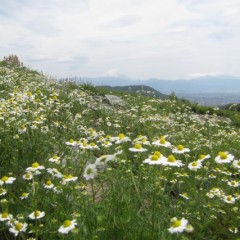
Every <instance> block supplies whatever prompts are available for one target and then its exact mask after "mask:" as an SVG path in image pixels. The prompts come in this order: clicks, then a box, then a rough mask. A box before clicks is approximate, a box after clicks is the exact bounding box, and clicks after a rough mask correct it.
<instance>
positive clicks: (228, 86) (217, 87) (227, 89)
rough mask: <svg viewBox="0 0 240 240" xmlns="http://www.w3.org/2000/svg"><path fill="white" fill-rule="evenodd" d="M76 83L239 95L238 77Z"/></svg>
mask: <svg viewBox="0 0 240 240" xmlns="http://www.w3.org/2000/svg"><path fill="white" fill-rule="evenodd" d="M76 81H77V82H79V83H81V82H84V83H87V82H88V83H91V84H93V85H94V86H102V85H105V86H106V85H107V86H112V87H114V86H128V85H146V86H149V87H152V88H154V89H156V90H157V91H159V92H161V93H164V94H171V93H172V92H175V93H176V94H177V93H187V92H188V93H218V92H219V93H231V92H235V93H240V77H234V76H204V77H199V78H196V79H192V80H184V79H180V80H159V79H155V78H151V79H148V80H135V79H131V78H129V77H126V76H115V77H109V76H105V77H98V78H87V77H86V78H82V79H80V78H77V79H76Z"/></svg>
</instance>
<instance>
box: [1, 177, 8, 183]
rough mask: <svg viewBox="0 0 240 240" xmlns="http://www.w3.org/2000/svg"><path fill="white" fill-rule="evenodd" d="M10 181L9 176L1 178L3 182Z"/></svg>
mask: <svg viewBox="0 0 240 240" xmlns="http://www.w3.org/2000/svg"><path fill="white" fill-rule="evenodd" d="M8 179H9V177H7V176H4V177H2V178H1V180H2V181H3V182H6V181H7V180H8Z"/></svg>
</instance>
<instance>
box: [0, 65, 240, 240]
mask: <svg viewBox="0 0 240 240" xmlns="http://www.w3.org/2000/svg"><path fill="white" fill-rule="evenodd" d="M99 91H100V90H98V89H96V88H94V87H92V86H91V85H88V84H85V85H76V84H74V83H70V82H63V83H56V82H55V81H53V80H51V79H49V78H47V77H46V76H43V75H41V74H39V73H37V72H36V71H32V70H29V69H27V68H25V67H23V66H22V65H21V64H15V63H11V62H10V63H8V62H0V98H1V103H0V153H1V157H0V239H41V240H42V239H54V240H56V239H78V240H79V239H115V240H116V239H121V240H122V239H136V240H139V239H146V240H148V239H161V240H162V239H167V240H168V239H184V240H186V239H189V240H190V239H208V240H209V239H237V236H238V232H239V230H240V229H239V226H240V219H239V208H240V200H239V199H240V193H239V189H240V186H239V184H240V180H239V169H240V160H239V159H240V147H239V146H240V130H239V128H238V127H237V123H238V119H239V115H236V116H235V118H232V119H235V122H234V123H235V124H233V122H232V121H231V120H230V119H229V117H232V115H231V114H230V113H229V112H225V111H224V110H217V109H212V108H204V107H201V106H197V105H192V104H190V103H189V102H188V101H184V100H179V99H177V98H175V97H173V96H172V97H171V98H169V99H158V98H150V97H147V98H146V97H144V96H141V95H136V94H134V95H132V94H129V93H126V94H122V93H121V97H122V99H123V100H124V101H125V102H126V104H125V105H124V106H115V107H114V108H103V107H101V101H99V102H98V100H97V99H98V98H97V96H98V95H99V96H100V95H101V94H102V92H101V91H100V92H99ZM115 94H117V93H115ZM93 103H95V105H96V103H97V106H99V107H97V108H92V107H91V105H92V104H93ZM236 114H237V113H236ZM220 115H221V116H220ZM225 116H228V118H226V117H225Z"/></svg>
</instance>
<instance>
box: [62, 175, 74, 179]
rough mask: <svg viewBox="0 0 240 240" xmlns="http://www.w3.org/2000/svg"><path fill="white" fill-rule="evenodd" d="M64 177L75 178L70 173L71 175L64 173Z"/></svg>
mask: <svg viewBox="0 0 240 240" xmlns="http://www.w3.org/2000/svg"><path fill="white" fill-rule="evenodd" d="M63 177H64V179H70V178H73V176H72V175H71V174H70V175H64V176H63Z"/></svg>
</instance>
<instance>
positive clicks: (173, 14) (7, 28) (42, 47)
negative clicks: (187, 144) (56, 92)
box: [0, 0, 240, 79]
mask: <svg viewBox="0 0 240 240" xmlns="http://www.w3.org/2000/svg"><path fill="white" fill-rule="evenodd" d="M239 12H240V2H239V0H228V1H225V0H201V1H199V0H161V1H159V0H149V1H145V0H112V1H109V0H101V1H99V0H81V1H79V0H69V1H66V0H41V1H34V0H12V1H8V0H2V1H1V5H0V21H1V23H2V24H1V25H0V31H1V33H4V34H1V38H0V53H1V56H0V57H1V58H3V56H4V55H8V54H12V53H15V54H17V55H19V57H20V59H21V60H22V61H23V62H25V63H26V65H30V66H32V67H34V68H38V69H39V70H42V71H43V72H48V73H51V74H52V75H57V76H63V75H64V76H68V75H81V76H97V75H101V74H102V73H103V72H104V71H105V70H106V69H114V68H117V69H118V70H119V71H120V72H121V73H122V74H124V75H130V76H131V77H134V78H149V77H159V78H165V79H168V78H169V79H176V78H184V77H188V76H189V74H190V73H192V72H219V71H221V72H223V73H224V74H232V75H234V74H235V75H240V69H239V66H238V62H239V60H240V49H239V47H238V45H239V40H240V29H239V27H238V26H239V24H240V18H239Z"/></svg>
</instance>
